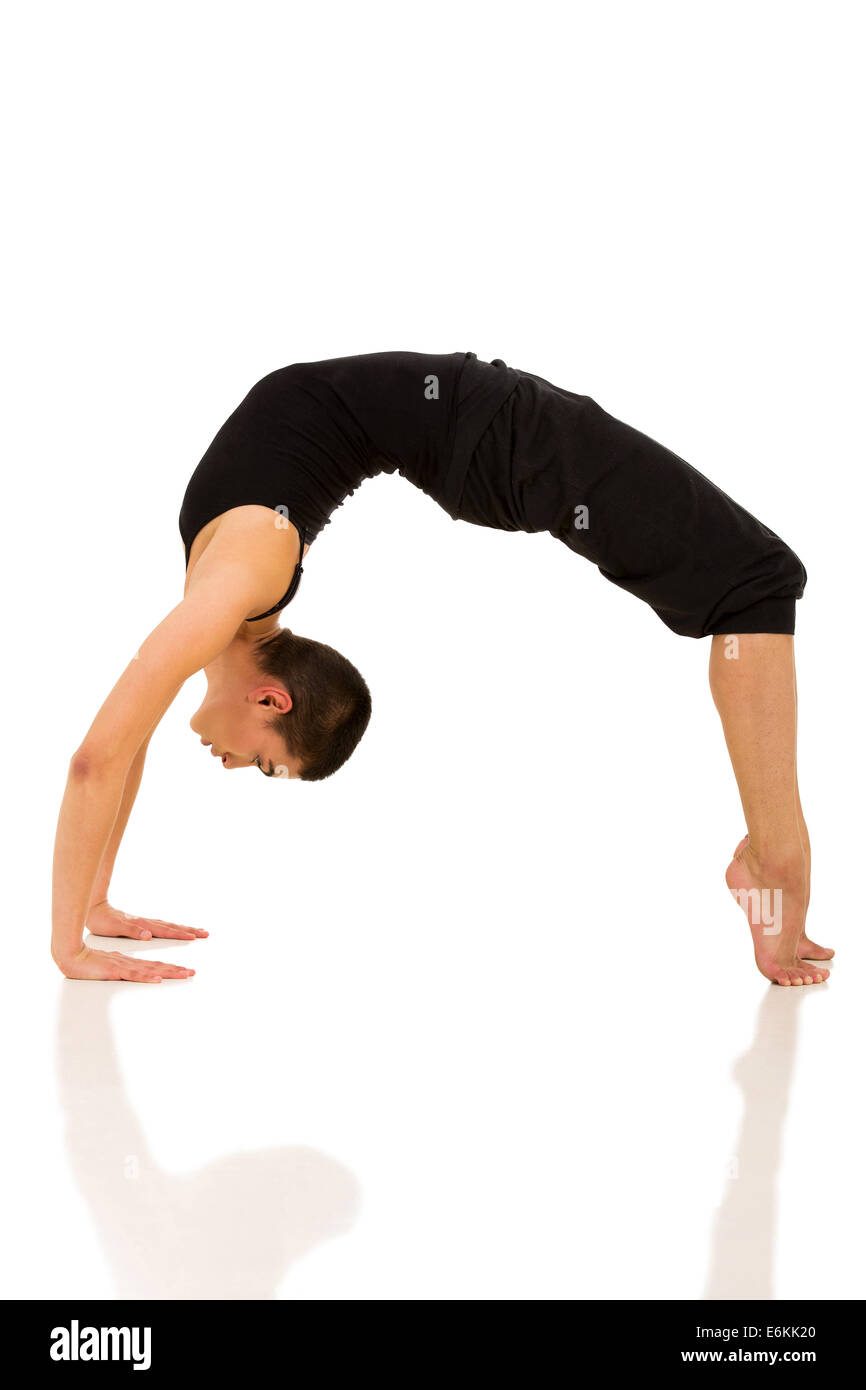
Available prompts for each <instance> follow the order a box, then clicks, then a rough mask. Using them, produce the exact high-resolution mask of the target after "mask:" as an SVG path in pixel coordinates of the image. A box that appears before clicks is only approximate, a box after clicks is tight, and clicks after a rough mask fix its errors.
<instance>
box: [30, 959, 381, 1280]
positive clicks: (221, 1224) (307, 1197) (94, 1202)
mask: <svg viewBox="0 0 866 1390" xmlns="http://www.w3.org/2000/svg"><path fill="white" fill-rule="evenodd" d="M132 988H140V986H133V985H128V984H109V983H107V982H100V983H98V984H90V983H87V982H83V981H71V980H66V981H64V983H63V985H62V986H61V989H62V994H61V1000H60V1009H59V1019H58V1031H57V1075H58V1084H59V1090H60V1098H61V1103H62V1106H63V1111H64V1115H65V1119H66V1145H67V1149H68V1153H69V1162H70V1167H71V1169H72V1172H73V1174H74V1177H75V1179H76V1181H77V1183H78V1186H79V1188H80V1189H81V1192H82V1194H83V1196H84V1198H85V1200H86V1202H87V1203H88V1206H89V1207H90V1210H91V1213H92V1215H93V1221H94V1224H95V1226H96V1229H97V1232H98V1234H99V1238H100V1240H101V1242H102V1245H103V1248H104V1250H105V1254H106V1257H107V1259H108V1261H109V1263H110V1265H111V1269H112V1271H113V1274H114V1279H115V1283H116V1287H117V1296H118V1297H120V1298H152V1299H169V1298H171V1299H191V1298H205V1299H252V1298H274V1297H275V1293H276V1289H277V1287H278V1285H279V1283H280V1281H281V1280H282V1278H283V1277H284V1274H285V1272H286V1270H287V1269H288V1268H289V1267H290V1266H291V1265H292V1264H294V1262H295V1261H296V1260H298V1259H300V1258H301V1256H302V1255H305V1254H306V1253H307V1252H308V1251H309V1250H312V1249H313V1248H314V1247H315V1246H316V1245H318V1244H319V1243H320V1242H321V1241H324V1240H328V1239H330V1238H331V1237H333V1236H337V1235H342V1234H344V1233H345V1232H346V1231H347V1230H348V1229H349V1228H350V1227H351V1225H352V1223H353V1221H354V1219H355V1215H356V1212H357V1209H358V1205H359V1195H360V1193H359V1187H358V1183H357V1181H356V1179H355V1178H354V1176H353V1175H352V1174H351V1173H350V1172H349V1171H348V1169H346V1168H344V1167H343V1166H342V1165H341V1164H339V1163H337V1162H336V1161H335V1160H334V1159H330V1158H328V1157H326V1156H325V1155H324V1154H321V1153H317V1152H316V1151H315V1150H314V1149H308V1148H281V1149H262V1150H260V1151H258V1152H249V1153H247V1152H242V1153H237V1154H232V1155H229V1156H227V1157H225V1158H221V1159H218V1160H216V1161H215V1162H213V1163H209V1164H208V1165H207V1166H206V1167H204V1168H202V1169H200V1170H199V1171H198V1172H195V1173H190V1174H172V1173H167V1172H164V1171H163V1170H162V1169H160V1168H159V1166H158V1165H157V1163H156V1162H155V1160H154V1157H153V1155H152V1154H151V1152H150V1148H149V1146H148V1142H147V1138H146V1136H145V1133H144V1131H143V1130H142V1128H141V1125H140V1123H139V1120H138V1117H137V1115H136V1114H135V1112H134V1110H133V1109H132V1107H131V1106H130V1103H129V1100H128V1098H127V1096H126V1093H125V1090H124V1085H123V1078H122V1076H121V1072H120V1068H119V1066H118V1061H117V1055H116V1050H115V1046H114V1038H113V1035H112V1030H111V1026H110V1023H109V1017H108V1013H109V1008H110V1004H111V1000H112V999H113V998H114V997H115V996H116V994H117V993H118V991H120V990H124V989H126V990H128V989H132ZM161 988H165V986H161ZM169 988H170V986H169Z"/></svg>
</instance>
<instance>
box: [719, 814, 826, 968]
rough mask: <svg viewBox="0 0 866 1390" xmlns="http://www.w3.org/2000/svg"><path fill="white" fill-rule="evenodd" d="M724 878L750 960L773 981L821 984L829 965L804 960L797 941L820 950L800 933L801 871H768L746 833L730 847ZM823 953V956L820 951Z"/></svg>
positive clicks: (802, 918) (802, 908) (802, 919)
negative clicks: (747, 935) (747, 936)
mask: <svg viewBox="0 0 866 1390" xmlns="http://www.w3.org/2000/svg"><path fill="white" fill-rule="evenodd" d="M725 882H726V883H727V885H728V888H729V889H730V891H731V893H732V894H733V896H734V897H735V898H736V900H737V902H738V903H739V905H740V907H742V909H743V911H744V912H745V914H746V919H747V921H748V923H749V929H750V931H751V933H752V943H753V945H754V949H755V963H756V965H757V967H758V969H759V970H760V972H761V974H762V975H763V976H764V978H765V979H767V980H772V981H773V983H774V984H777V985H811V984H821V983H822V982H823V981H824V980H826V979H827V977H828V975H829V974H830V972H829V970H826V969H824V968H822V967H821V966H819V965H814V964H812V963H811V962H809V963H808V964H807V962H806V960H805V959H804V957H803V955H802V953H801V947H802V948H804V949H806V950H809V949H814V950H822V949H823V948H822V947H816V946H815V944H814V942H810V941H809V939H808V937H806V935H805V933H804V931H803V927H804V923H805V917H806V908H805V883H804V876H803V874H802V871H800V872H791V871H785V872H776V873H772V874H770V873H768V872H767V871H766V869H765V868H764V867H763V866H762V865H760V864H759V863H758V861H757V859H756V857H755V855H754V854H753V852H752V848H751V845H750V844H749V837H748V835H747V836H746V837H745V839H744V840H741V842H740V844H739V845H738V846H737V848H736V849H735V850H734V857H733V859H732V860H731V862H730V864H729V865H728V868H727V871H726V873H725ZM824 958H825V959H826V957H824Z"/></svg>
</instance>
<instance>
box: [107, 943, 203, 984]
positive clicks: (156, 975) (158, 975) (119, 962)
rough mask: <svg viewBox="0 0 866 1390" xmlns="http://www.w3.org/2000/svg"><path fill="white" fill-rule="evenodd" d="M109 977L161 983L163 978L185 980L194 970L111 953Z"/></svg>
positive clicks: (139, 982) (142, 982)
mask: <svg viewBox="0 0 866 1390" xmlns="http://www.w3.org/2000/svg"><path fill="white" fill-rule="evenodd" d="M110 959H111V976H110V978H111V979H114V980H134V981H135V982H136V983H138V984H161V983H162V981H163V980H187V979H189V978H190V977H191V976H192V975H194V974H195V971H194V970H192V969H189V968H188V967H187V966H185V965H169V963H168V962H167V961H162V960H147V961H144V960H136V958H135V957H134V956H123V955H120V954H119V952H116V951H115V952H112V953H111V957H110Z"/></svg>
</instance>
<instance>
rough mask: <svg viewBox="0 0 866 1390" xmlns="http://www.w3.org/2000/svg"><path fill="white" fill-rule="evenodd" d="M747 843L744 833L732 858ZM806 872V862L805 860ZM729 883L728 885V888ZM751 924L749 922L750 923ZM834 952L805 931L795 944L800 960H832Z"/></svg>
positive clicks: (747, 838) (830, 947)
mask: <svg viewBox="0 0 866 1390" xmlns="http://www.w3.org/2000/svg"><path fill="white" fill-rule="evenodd" d="M748 843H749V837H748V835H744V836H743V838H742V840H741V841H740V843H739V844H738V845H737V848H736V849H735V850H734V859H737V858H738V857H739V856H740V855H741V854H742V852H743V850H744V849H745V848H746V845H747V844H748ZM807 872H808V862H807ZM730 886H731V885H730V884H728V887H729V888H730ZM808 910H809V884H808V883H807V884H806V911H807V912H808ZM750 925H751V923H750ZM835 954H836V952H835V951H834V950H833V947H832V946H819V945H818V943H817V942H816V941H812V940H811V939H810V938H809V937H808V936H807V935H806V933H805V932H802V933H801V935H800V941H799V943H798V946H797V956H798V957H799V959H800V960H832V958H833V956H835Z"/></svg>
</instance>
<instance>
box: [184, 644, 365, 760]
mask: <svg viewBox="0 0 866 1390" xmlns="http://www.w3.org/2000/svg"><path fill="white" fill-rule="evenodd" d="M205 675H206V677H207V682H208V689H207V694H206V696H205V698H204V700H203V701H202V704H201V705H200V706H199V708H198V709H197V710H196V712H195V714H194V715H193V717H192V719H191V720H190V727H191V728H192V729H193V731H194V732H195V733H197V734H198V735H199V737H200V738H201V741H202V743H204V744H205V745H206V746H208V747H210V749H211V753H212V754H213V755H214V756H215V757H218V758H220V759H221V761H222V764H223V766H224V767H226V768H229V769H232V768H237V767H251V766H255V767H259V768H260V769H261V771H262V772H264V774H265V775H266V776H268V777H274V776H277V777H290V778H297V779H300V780H301V781H304V782H319V781H321V780H322V778H324V777H330V776H331V774H332V773H333V772H336V771H337V769H338V768H340V767H342V766H343V763H344V762H346V760H347V759H348V758H349V757H350V756H351V754H352V753H353V752H354V750H355V748H356V747H357V745H358V743H359V741H360V739H361V735H362V734H363V733H364V730H365V729H366V727H367V725H368V723H369V722H370V712H371V708H372V705H371V700H370V691H369V690H368V688H367V684H366V681H365V680H364V678H363V676H362V675H361V673H360V672H359V671H357V670H356V668H355V667H354V666H353V665H352V663H351V662H350V661H347V660H346V658H345V657H344V656H341V654H340V653H339V652H338V651H335V650H334V648H333V647H329V646H326V644H325V643H324V642H315V641H313V639H312V638H311V637H298V636H296V635H295V634H294V633H293V632H290V631H289V629H288V628H280V627H277V628H276V629H275V630H274V631H272V632H269V633H267V634H265V635H264V636H261V637H252V638H251V637H247V636H246V635H244V634H239V635H238V636H237V637H236V638H235V639H234V641H232V642H231V643H230V644H229V646H228V647H226V649H225V651H224V652H221V654H220V656H219V657H218V658H217V659H216V660H215V661H214V662H212V663H211V664H210V665H209V666H207V667H205Z"/></svg>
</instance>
